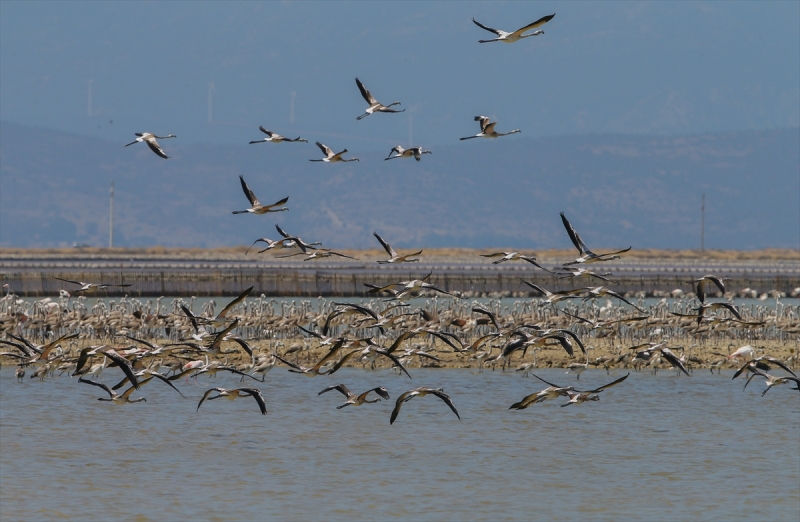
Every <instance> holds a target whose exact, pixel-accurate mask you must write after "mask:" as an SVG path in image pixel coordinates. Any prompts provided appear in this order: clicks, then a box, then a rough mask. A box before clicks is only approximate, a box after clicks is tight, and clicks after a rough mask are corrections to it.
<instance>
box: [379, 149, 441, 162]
mask: <svg viewBox="0 0 800 522" xmlns="http://www.w3.org/2000/svg"><path fill="white" fill-rule="evenodd" d="M392 153H395V156H392ZM423 154H433V153H432V152H431V151H429V150H422V147H411V148H410V149H404V148H403V147H402V146H401V145H398V146H397V147H394V148H393V149H392V150H391V152H389V156H388V157H386V158H384V159H383V161H386V160H390V159H397V158H410V157H411V156H414V159H415V160H417V161H419V160H420V159H421V158H422V155H423Z"/></svg>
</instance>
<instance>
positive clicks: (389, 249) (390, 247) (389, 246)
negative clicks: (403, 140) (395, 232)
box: [372, 149, 397, 257]
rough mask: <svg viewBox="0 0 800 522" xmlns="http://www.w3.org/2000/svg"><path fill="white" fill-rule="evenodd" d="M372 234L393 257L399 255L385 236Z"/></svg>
mask: <svg viewBox="0 0 800 522" xmlns="http://www.w3.org/2000/svg"><path fill="white" fill-rule="evenodd" d="M393 150H394V149H393ZM372 235H373V236H375V239H377V240H378V242H379V243H380V244H381V246H383V249H384V250H386V253H387V254H389V255H390V256H391V257H395V256H397V252H395V251H394V249H393V248H392V245H390V244H389V243H387V242H386V241H384V240H383V238H382V237H381V236H379V235H378V233H377V232H373V233H372Z"/></svg>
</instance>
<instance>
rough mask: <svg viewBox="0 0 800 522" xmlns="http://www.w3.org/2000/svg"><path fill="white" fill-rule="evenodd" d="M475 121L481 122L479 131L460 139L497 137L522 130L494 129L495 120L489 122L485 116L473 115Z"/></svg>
mask: <svg viewBox="0 0 800 522" xmlns="http://www.w3.org/2000/svg"><path fill="white" fill-rule="evenodd" d="M475 121H479V122H481V123H480V124H481V131H480V132H479V133H478V134H476V135H474V136H467V137H466V138H461V140H462V141H463V140H471V139H472V138H499V137H500V136H508V135H509V134H516V133H517V132H522V131H521V130H519V129H514V130H512V131H511V132H505V133H500V132H497V131H496V130H494V126H495V125H497V122H496V121H494V122H490V121H489V118H488V117H486V116H475Z"/></svg>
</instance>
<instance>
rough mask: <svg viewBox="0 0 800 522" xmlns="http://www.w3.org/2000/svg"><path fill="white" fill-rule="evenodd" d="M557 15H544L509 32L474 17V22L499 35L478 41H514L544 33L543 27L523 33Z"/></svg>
mask: <svg viewBox="0 0 800 522" xmlns="http://www.w3.org/2000/svg"><path fill="white" fill-rule="evenodd" d="M555 15H556V14H555V13H553V14H551V15H547V16H543V17H541V18H539V19H538V20H536V21H535V22H533V23H532V24H528V25H526V26H525V27H522V28H520V29H517V30H516V31H514V32H513V33H507V32H506V31H501V30H500V29H493V28H491V27H487V26H485V25H483V24H482V23H480V22H478V21H477V20H475V19H474V18H473V19H472V22H473V23H474V24H475V25H477V26H478V27H480V28H481V29H486V30H487V31H489V32H490V33H494V34H496V35H497V38H492V39H491V40H478V43H489V42H503V43H514V42H516V41H518V40H521V39H523V38H527V37H529V36H538V35H540V34H544V31H543V30H541V29H539V30H538V31H534V32H532V33H530V34H523V33H525V32H526V31H530V30H531V29H536V28H537V27H541V26H543V25H544V24H546V23H547V22H549V21H550V20H552V19H553V17H554V16H555Z"/></svg>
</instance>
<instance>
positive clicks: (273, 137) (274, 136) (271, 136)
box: [250, 125, 308, 145]
mask: <svg viewBox="0 0 800 522" xmlns="http://www.w3.org/2000/svg"><path fill="white" fill-rule="evenodd" d="M258 129H259V130H260V131H261V132H263V133H264V134H266V135H267V137H266V138H264V139H261V140H255V141H251V142H250V145H252V144H253V143H264V142H270V143H281V142H284V141H285V142H288V143H295V142H300V141H301V142H303V143H308V140H305V139H303V138H301V137H300V136H298V137H296V138H295V139H290V138H286V137H284V136H281V135H280V134H278V133H277V132H272V131H269V130H267V129H265V128H264V127H263V126H261V125H259V127H258Z"/></svg>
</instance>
